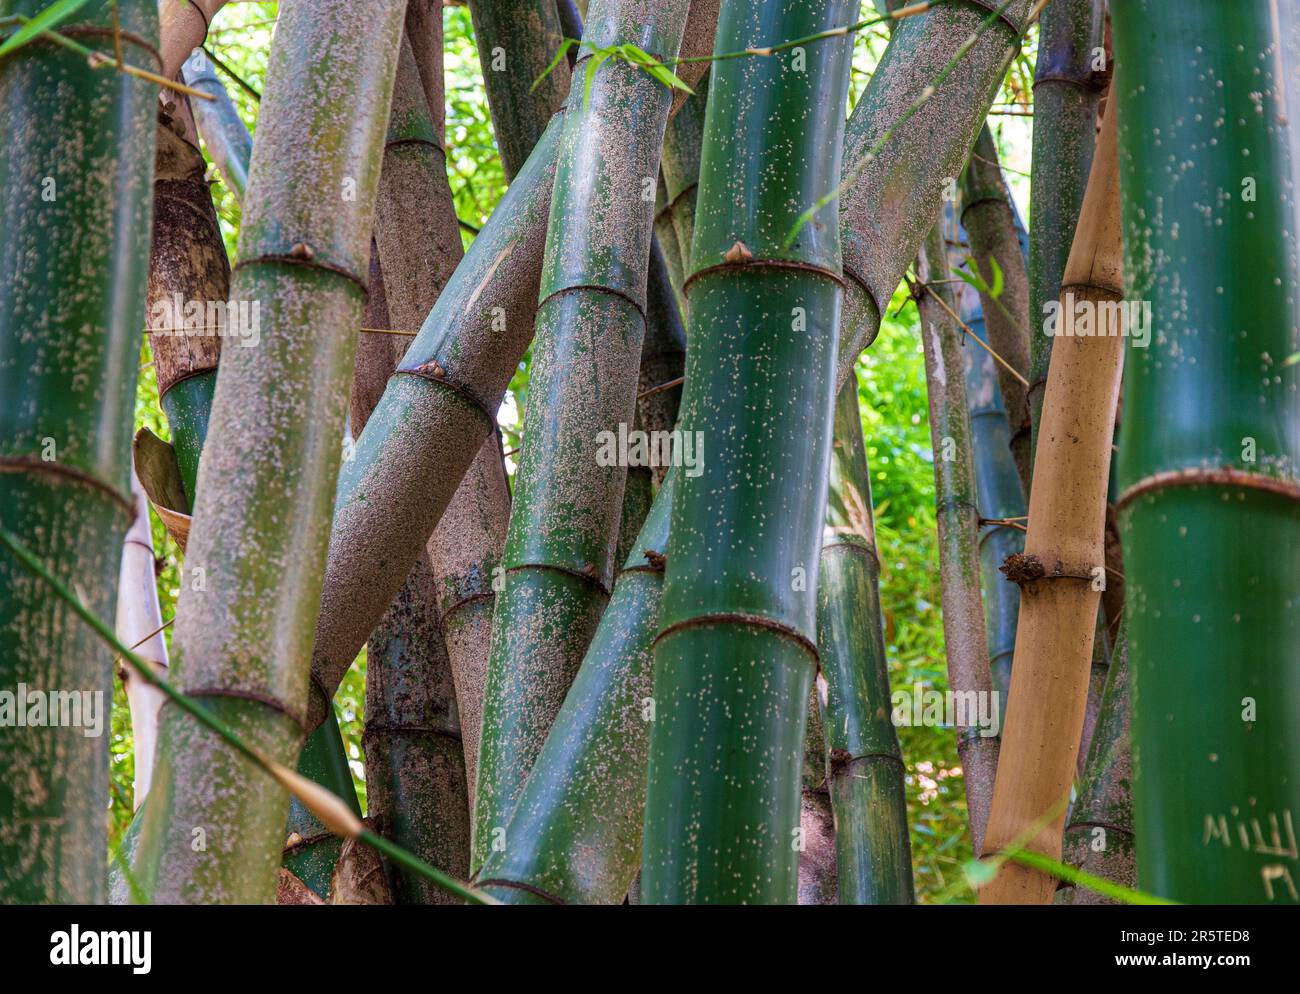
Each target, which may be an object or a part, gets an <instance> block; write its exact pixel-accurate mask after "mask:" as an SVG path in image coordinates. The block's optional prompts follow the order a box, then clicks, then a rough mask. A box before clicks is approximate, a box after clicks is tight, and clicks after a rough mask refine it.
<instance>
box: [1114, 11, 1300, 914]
mask: <svg viewBox="0 0 1300 994" xmlns="http://www.w3.org/2000/svg"><path fill="white" fill-rule="evenodd" d="M1277 7H1278V5H1277V4H1275V3H1272V2H1270V0H1244V2H1240V3H1234V4H1222V3H1214V2H1211V0H1187V2H1185V3H1181V4H1177V5H1171V4H1166V3H1160V2H1157V0H1122V2H1117V3H1114V4H1113V5H1112V7H1111V17H1112V19H1113V22H1114V32H1115V45H1116V52H1115V56H1116V67H1117V68H1116V72H1117V77H1116V84H1115V87H1114V89H1113V99H1114V100H1115V101H1116V103H1117V105H1118V110H1119V148H1120V178H1121V183H1122V187H1123V191H1124V204H1123V236H1124V271H1125V281H1126V296H1127V298H1128V300H1129V302H1130V304H1132V302H1135V301H1136V302H1142V301H1147V302H1149V303H1150V309H1151V311H1150V313H1151V318H1152V321H1151V322H1150V323H1148V324H1147V331H1148V332H1149V333H1150V334H1151V338H1150V341H1149V343H1144V341H1143V339H1142V338H1141V337H1135V335H1136V329H1131V330H1130V336H1129V337H1130V340H1129V342H1128V346H1129V347H1128V350H1127V355H1126V360H1125V369H1124V417H1123V422H1124V423H1123V428H1122V431H1121V437H1120V446H1119V451H1120V458H1119V473H1120V497H1119V507H1120V532H1121V536H1122V538H1123V544H1124V571H1125V576H1126V588H1127V590H1126V604H1125V609H1124V615H1125V618H1126V620H1127V625H1128V638H1129V656H1130V659H1129V665H1130V667H1131V675H1132V679H1133V746H1134V748H1133V757H1134V763H1135V779H1134V790H1133V794H1134V805H1135V810H1134V820H1135V827H1136V832H1137V863H1138V881H1139V884H1140V886H1141V888H1142V889H1143V890H1146V891H1152V892H1154V893H1156V894H1159V895H1161V896H1163V897H1168V898H1172V899H1174V900H1177V901H1184V902H1210V903H1223V904H1227V903H1254V902H1259V903H1279V904H1294V903H1298V902H1300V880H1297V879H1296V877H1297V874H1296V868H1295V864H1294V862H1293V861H1291V860H1289V859H1288V858H1287V856H1286V855H1285V853H1286V851H1287V850H1288V849H1291V847H1292V845H1293V842H1292V840H1293V839H1294V835H1293V834H1292V826H1293V824H1294V818H1295V815H1296V813H1297V812H1300V743H1297V741H1296V737H1295V734H1294V732H1295V729H1296V727H1297V726H1298V725H1300V695H1297V694H1296V692H1295V687H1296V682H1297V676H1298V674H1300V669H1298V667H1300V612H1297V611H1296V609H1295V608H1296V602H1297V599H1300V431H1298V430H1297V425H1298V424H1300V419H1298V418H1297V401H1296V396H1297V391H1300V366H1298V365H1296V364H1294V363H1293V364H1291V365H1287V364H1286V362H1285V360H1286V358H1287V357H1288V356H1291V355H1294V354H1295V353H1296V352H1297V351H1300V338H1297V334H1298V332H1297V328H1300V314H1298V313H1297V303H1296V299H1295V293H1296V286H1297V285H1298V284H1300V274H1298V273H1297V263H1296V256H1295V239H1296V236H1297V221H1296V199H1295V198H1296V190H1295V187H1294V185H1293V182H1294V175H1295V174H1294V168H1295V163H1294V162H1293V161H1292V158H1291V154H1292V153H1291V129H1292V128H1294V127H1296V124H1295V116H1294V115H1295V109H1294V108H1293V107H1288V106H1287V105H1286V101H1285V99H1284V96H1283V92H1284V87H1285V85H1286V83H1285V80H1284V79H1283V77H1282V73H1281V64H1282V63H1281V60H1280V48H1281V46H1282V44H1283V39H1282V38H1280V37H1279V35H1278V33H1277V28H1276V18H1277V13H1276V11H1277ZM1207 80H1218V81H1221V82H1222V84H1223V85H1213V84H1211V85H1207V82H1206V81H1207ZM1242 80H1248V81H1249V82H1248V83H1245V82H1234V81H1242ZM1193 111H1195V112H1194V113H1193ZM1284 122H1286V123H1284ZM1171 149H1177V150H1178V157H1179V160H1180V162H1181V163H1182V165H1180V166H1179V167H1178V168H1171V167H1170V161H1169V155H1170V150H1171ZM1139 316H1140V315H1139ZM1130 323H1131V324H1132V322H1130ZM1152 325H1154V330H1152ZM1143 344H1147V347H1145V348H1143V347H1139V346H1141V345H1143ZM1156 426H1158V427H1156ZM1153 429H1154V430H1153ZM1247 839H1251V840H1254V841H1253V842H1252V843H1251V844H1245V840H1247ZM1291 851H1294V850H1293V849H1291Z"/></svg>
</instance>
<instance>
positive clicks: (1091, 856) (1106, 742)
mask: <svg viewBox="0 0 1300 994" xmlns="http://www.w3.org/2000/svg"><path fill="white" fill-rule="evenodd" d="M1129 729H1130V692H1129V670H1128V638H1127V634H1126V632H1125V628H1124V626H1123V625H1121V626H1120V630H1119V633H1118V635H1117V636H1116V638H1115V651H1114V653H1113V654H1112V656H1111V662H1110V669H1109V671H1108V673H1107V679H1106V689H1105V692H1104V693H1103V694H1102V699H1101V709H1100V713H1099V715H1098V717H1097V729H1096V733H1095V734H1094V735H1093V737H1092V748H1091V749H1090V750H1089V751H1088V761H1087V763H1086V764H1085V766H1084V770H1083V776H1082V779H1081V780H1080V783H1079V796H1078V799H1077V800H1076V801H1075V802H1074V806H1073V807H1072V808H1071V809H1070V821H1069V824H1068V825H1067V826H1066V829H1065V836H1064V839H1063V843H1062V851H1063V853H1064V856H1065V862H1067V863H1069V864H1070V865H1071V866H1075V867H1078V868H1079V869H1080V870H1083V871H1084V872H1086V873H1091V874H1093V875H1095V876H1098V877H1103V878H1104V879H1106V880H1109V881H1111V882H1112V883H1117V884H1120V885H1121V886H1123V887H1136V886H1137V873H1136V870H1135V863H1134V858H1133V857H1134V854H1133V806H1132V805H1133V800H1132V787H1131V784H1132V777H1133V774H1132V763H1131V759H1130V741H1129ZM1056 900H1057V903H1061V904H1117V903H1118V902H1117V901H1115V900H1113V899H1111V898H1108V897H1106V896H1105V895H1103V894H1101V893H1099V892H1097V891H1094V890H1091V889H1090V888H1087V887H1077V886H1075V887H1063V888H1061V890H1060V891H1058V893H1057V898H1056Z"/></svg>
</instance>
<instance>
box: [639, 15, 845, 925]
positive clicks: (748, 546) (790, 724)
mask: <svg viewBox="0 0 1300 994" xmlns="http://www.w3.org/2000/svg"><path fill="white" fill-rule="evenodd" d="M855 9H856V4H854V3H851V2H847V0H818V2H811V3H809V2H794V0H765V2H763V3H760V4H745V3H739V2H735V0H725V2H724V3H723V5H722V7H721V11H720V14H719V20H718V30H717V41H716V47H717V50H718V51H730V50H735V49H742V48H750V47H756V46H759V45H763V44H771V43H773V42H776V41H778V40H780V39H783V38H794V37H800V36H802V35H805V34H810V33H812V32H815V31H818V30H821V29H826V28H830V27H834V26H837V25H842V24H845V23H847V22H848V20H849V18H850V16H851V15H852V13H853V12H854V10H855ZM851 53H852V40H851V39H846V38H843V37H839V38H834V39H829V40H826V41H824V42H821V43H819V44H818V45H815V46H810V47H809V49H808V50H807V52H806V60H807V61H806V72H791V71H789V67H788V66H787V65H786V63H787V62H788V61H789V59H790V58H792V56H788V55H787V56H784V57H773V58H763V59H743V60H729V61H726V62H720V63H717V64H715V65H714V67H713V70H712V72H711V82H710V87H709V104H708V111H707V114H706V123H705V133H704V146H703V152H702V155H701V166H700V189H699V194H698V200H697V215H696V227H695V239H694V245H693V247H692V253H691V272H692V275H691V277H690V279H689V280H688V287H689V288H690V291H691V313H692V318H693V328H694V332H693V335H692V346H691V350H690V354H689V355H688V356H687V373H686V390H685V396H684V398H683V407H682V411H683V413H682V424H683V426H684V427H685V428H686V429H688V430H691V431H695V432H698V433H702V434H700V435H697V437H702V438H703V439H705V444H710V443H711V451H710V452H709V453H707V454H705V458H704V459H703V460H702V465H701V466H700V467H699V470H700V472H699V473H698V474H697V475H695V476H692V475H690V474H682V475H681V476H680V477H679V479H678V481H677V485H678V488H679V489H678V492H677V496H676V499H675V501H674V507H673V520H672V529H671V532H670V537H669V551H668V564H667V567H666V574H665V584H664V599H663V608H662V612H661V618H660V627H661V631H660V634H659V636H658V639H657V641H656V644H655V682H654V697H655V701H656V706H657V718H656V722H655V724H654V726H653V728H652V730H651V737H650V762H649V774H648V789H647V797H646V823H645V841H644V852H643V854H642V875H641V885H642V896H643V899H644V900H645V901H646V902H647V903H679V902H680V903H716V902H724V903H725V902H758V903H793V902H794V901H795V899H796V896H797V869H798V859H797V853H796V851H795V849H794V848H793V847H792V846H791V844H790V843H791V839H792V833H795V832H797V831H798V827H799V816H800V812H799V808H800V766H801V755H802V751H803V741H804V734H805V718H806V703H807V700H808V694H809V692H810V689H811V685H812V678H813V674H814V672H815V670H816V665H817V652H816V645H815V640H816V587H817V575H816V569H817V561H818V556H819V552H820V544H821V542H820V538H821V526H822V517H823V515H824V512H825V491H824V490H822V489H821V488H817V489H811V490H809V489H805V491H804V494H803V495H801V496H799V497H798V499H792V498H791V493H790V487H789V481H790V480H808V479H811V480H820V479H824V474H825V473H826V472H827V465H828V460H829V457H830V441H831V439H830V434H831V420H832V410H833V406H834V392H833V383H834V364H835V358H836V352H835V346H836V342H837V337H838V332H839V313H840V302H841V295H842V292H841V287H842V279H841V276H840V272H841V270H840V244H839V243H840V238H839V224H838V223H837V218H838V202H836V201H832V202H831V203H830V204H828V205H827V206H826V208H824V209H823V211H822V212H821V215H822V216H821V217H820V218H819V219H818V221H817V222H816V223H815V225H809V226H808V227H807V228H806V229H805V230H804V232H802V233H801V235H800V237H799V238H798V239H797V240H796V242H795V243H794V245H793V246H791V247H790V248H786V247H784V245H783V242H784V238H785V235H786V233H787V232H788V231H789V230H790V228H791V226H792V225H793V223H794V222H795V220H796V219H797V217H798V216H799V214H800V212H801V211H802V209H803V206H804V205H806V204H808V203H811V202H813V201H814V200H815V199H816V198H817V197H818V196H820V191H825V190H828V189H833V188H834V186H835V185H836V183H837V181H838V178H839V176H840V156H841V151H842V146H843V136H844V101H845V100H846V99H847V92H848V82H849V68H850V62H851ZM753 176H763V177H765V180H764V182H763V184H761V185H757V184H754V183H753V182H751V181H750V180H749V179H748V178H749V177H753ZM777 397H779V398H780V400H779V402H776V401H775V398H777ZM727 440H734V441H727ZM760 464H761V465H762V466H763V472H762V473H761V474H759V473H755V472H754V467H755V466H757V465H760ZM722 495H725V497H723V496H722ZM810 573H811V576H810V575H809V574H810ZM719 756H725V757H727V760H726V762H725V763H719V762H717V758H716V757H719Z"/></svg>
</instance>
